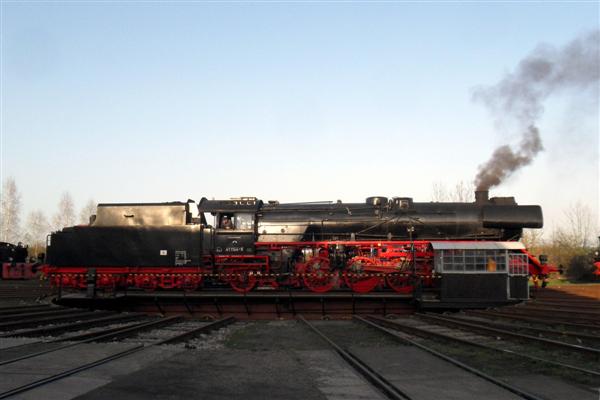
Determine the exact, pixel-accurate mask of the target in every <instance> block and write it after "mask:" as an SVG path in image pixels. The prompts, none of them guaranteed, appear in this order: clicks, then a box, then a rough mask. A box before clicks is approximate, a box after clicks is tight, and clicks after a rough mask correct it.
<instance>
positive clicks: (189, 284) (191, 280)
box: [181, 276, 202, 292]
mask: <svg viewBox="0 0 600 400" xmlns="http://www.w3.org/2000/svg"><path fill="white" fill-rule="evenodd" d="M200 283H202V277H201V276H184V277H183V278H181V288H182V289H183V291H184V292H193V291H194V290H196V289H198V286H200Z"/></svg>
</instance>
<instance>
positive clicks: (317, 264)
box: [302, 256, 337, 293]
mask: <svg viewBox="0 0 600 400" xmlns="http://www.w3.org/2000/svg"><path fill="white" fill-rule="evenodd" d="M302 279H303V280H304V284H305V285H306V287H307V288H309V289H310V290H312V291H313V292H317V293H325V292H328V291H329V290H331V289H332V288H333V286H334V285H335V283H336V281H337V276H335V274H332V272H331V265H330V262H329V258H328V257H322V256H318V257H313V258H311V259H310V260H309V261H308V262H307V263H306V266H305V270H304V276H303V277H302Z"/></svg>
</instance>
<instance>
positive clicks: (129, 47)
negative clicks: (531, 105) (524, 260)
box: [1, 1, 599, 228]
mask: <svg viewBox="0 0 600 400" xmlns="http://www.w3.org/2000/svg"><path fill="white" fill-rule="evenodd" d="M1 9H2V19H1V22H2V29H1V33H2V52H1V53H2V54H1V55H2V60H1V66H2V72H1V83H2V90H1V98H2V109H1V111H2V125H1V128H2V149H1V158H2V160H1V167H2V171H1V172H2V177H3V178H4V177H7V176H12V177H14V178H15V180H16V182H17V185H18V187H19V189H20V191H21V193H22V197H23V208H24V210H23V211H24V213H23V219H24V218H25V216H26V214H27V212H29V211H31V210H33V209H36V208H40V209H42V210H43V211H45V212H46V213H47V214H48V215H51V214H52V213H53V212H54V211H55V209H56V204H57V203H58V201H59V198H60V195H61V193H62V192H63V191H65V190H67V191H69V192H71V193H72V195H73V196H74V199H75V201H76V204H77V206H83V204H84V203H85V202H86V201H87V200H88V199H89V198H93V199H95V200H96V201H98V202H144V201H173V200H186V199H188V198H193V199H196V200H198V199H200V198H201V197H203V196H206V197H209V198H211V197H214V198H228V197H232V196H240V195H243V196H256V197H259V198H261V199H264V200H268V199H278V200H281V201H314V200H337V199H342V200H344V201H362V200H363V199H364V198H365V197H367V196H369V195H385V196H390V197H391V196H410V197H413V198H415V200H418V201H429V200H430V199H431V193H432V185H433V183H434V182H443V183H446V184H447V185H448V186H452V185H454V184H455V183H456V182H457V181H461V180H463V181H469V182H470V181H472V179H473V178H474V176H475V173H476V171H477V166H478V165H479V164H481V163H483V162H484V161H486V160H487V159H488V157H489V155H490V154H491V152H492V151H493V149H494V148H495V147H496V146H497V145H499V144H502V143H503V142H505V141H506V140H507V138H506V137H504V136H502V135H500V134H499V133H498V132H497V131H496V129H495V126H494V122H493V120H492V119H491V118H490V115H489V114H488V113H487V111H486V109H485V108H484V107H483V106H482V105H481V104H478V103H475V102H473V100H472V92H473V89H474V88H475V87H477V86H479V85H493V84H494V83H496V82H497V81H499V80H500V79H501V78H502V77H503V76H504V74H505V73H507V72H509V71H511V70H513V69H514V68H515V66H516V65H517V64H518V62H519V60H520V59H522V58H523V57H525V56H526V55H527V54H528V53H529V52H530V51H531V50H532V49H534V48H535V47H536V46H537V45H538V44H539V43H548V44H552V45H556V46H562V45H564V44H566V43H567V42H569V41H570V40H572V39H573V38H574V37H576V36H577V35H580V34H582V33H585V32H586V31H590V30H592V29H598V26H599V6H598V3H597V2H587V3H583V2H580V3H572V2H570V3H556V2H554V3H544V2H535V3H533V2H529V3H521V2H496V3H477V2H464V3H439V2H430V3H391V2H385V3H383V2H382V3H351V2H345V3H337V4H336V3H332V2H323V3H320V2H311V3H296V2H281V3H265V2H262V3H215V2H212V3H206V2H204V3H202V2H179V3H177V2H137V3H136V2H130V3H121V2H106V3H103V2H83V1H82V2H70V3H64V2H63V3H60V2H27V1H19V2H6V1H3V2H2V5H1ZM539 125H540V128H541V132H542V137H543V139H544V145H545V148H546V150H545V151H544V152H543V153H541V154H540V155H539V156H538V157H537V158H536V160H535V161H534V163H533V164H532V165H530V166H528V167H525V168H524V169H523V170H521V171H520V172H519V173H517V174H515V175H514V176H513V177H512V178H511V179H509V180H508V181H507V182H506V183H505V184H503V185H502V186H500V187H498V188H496V189H494V190H493V192H492V195H514V196H515V197H516V199H517V201H518V202H519V203H521V204H541V205H542V206H543V208H544V210H545V214H546V221H547V223H548V224H547V225H548V226H549V228H551V226H552V223H557V221H558V220H559V218H560V216H561V213H562V210H563V209H564V208H565V207H567V206H569V204H571V203H574V202H576V201H581V202H583V203H585V204H587V205H588V206H590V207H592V208H593V209H594V210H595V211H596V212H597V210H598V202H599V197H598V187H599V172H598V169H599V162H598V152H599V140H598V103H597V99H596V101H595V102H594V101H589V99H588V100H586V99H583V97H582V98H579V97H578V95H577V93H567V94H566V95H564V96H558V97H556V98H554V99H551V100H550V101H549V102H548V103H546V104H545V112H544V115H543V116H542V118H541V120H540V121H539ZM513 139H514V137H513Z"/></svg>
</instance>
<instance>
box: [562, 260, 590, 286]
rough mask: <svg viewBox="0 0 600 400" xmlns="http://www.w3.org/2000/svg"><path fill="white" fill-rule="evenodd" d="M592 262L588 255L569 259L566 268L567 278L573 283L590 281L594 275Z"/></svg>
mask: <svg viewBox="0 0 600 400" xmlns="http://www.w3.org/2000/svg"><path fill="white" fill-rule="evenodd" d="M594 270H595V267H594V260H593V258H592V257H591V256H590V255H576V256H573V257H572V258H571V260H570V261H569V264H568V267H567V278H569V279H570V280H573V281H580V282H581V281H583V282H586V281H588V282H589V281H592V280H594V278H595V275H594Z"/></svg>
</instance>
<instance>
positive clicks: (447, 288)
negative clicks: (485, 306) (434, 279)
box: [440, 273, 508, 301]
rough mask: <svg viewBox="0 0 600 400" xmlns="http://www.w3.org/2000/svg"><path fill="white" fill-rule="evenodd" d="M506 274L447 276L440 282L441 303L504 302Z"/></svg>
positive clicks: (447, 274)
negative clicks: (461, 301) (466, 300)
mask: <svg viewBox="0 0 600 400" xmlns="http://www.w3.org/2000/svg"><path fill="white" fill-rule="evenodd" d="M506 278H507V275H506V274H491V273H482V274H449V273H445V274H444V276H443V277H442V282H441V294H440V300H441V301H449V300H455V299H456V300H457V299H480V300H482V301H484V300H492V301H494V300H498V301H501V300H506V299H507V297H508V292H507V279H506Z"/></svg>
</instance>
